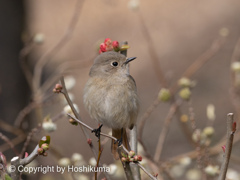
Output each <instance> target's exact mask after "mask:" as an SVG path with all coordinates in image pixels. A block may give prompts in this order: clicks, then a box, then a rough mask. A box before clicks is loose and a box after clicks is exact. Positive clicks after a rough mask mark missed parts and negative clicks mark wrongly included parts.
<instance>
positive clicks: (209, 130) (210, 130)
mask: <svg viewBox="0 0 240 180" xmlns="http://www.w3.org/2000/svg"><path fill="white" fill-rule="evenodd" d="M203 134H205V135H206V136H207V137H211V136H212V135H213V134H214V128H213V127H211V126H208V127H205V128H204V129H203Z"/></svg>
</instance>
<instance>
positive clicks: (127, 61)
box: [124, 57, 137, 65]
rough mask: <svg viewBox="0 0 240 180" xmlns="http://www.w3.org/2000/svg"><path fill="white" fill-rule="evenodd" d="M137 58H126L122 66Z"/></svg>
mask: <svg viewBox="0 0 240 180" xmlns="http://www.w3.org/2000/svg"><path fill="white" fill-rule="evenodd" d="M136 58H137V57H130V58H127V60H126V61H125V62H124V64H125V65H126V64H128V63H129V62H131V61H133V60H134V59H136Z"/></svg>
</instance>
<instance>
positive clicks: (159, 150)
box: [154, 102, 181, 162]
mask: <svg viewBox="0 0 240 180" xmlns="http://www.w3.org/2000/svg"><path fill="white" fill-rule="evenodd" d="M180 104H181V102H176V103H173V104H172V106H171V107H170V109H169V111H168V114H167V117H166V118H165V121H164V125H163V127H162V131H161V133H160V136H159V139H158V143H157V146H156V151H155V155H154V161H155V162H158V161H159V159H160V156H161V153H162V149H163V147H164V142H165V139H166V136H167V133H168V129H169V125H170V123H171V120H172V118H173V116H174V114H175V112H176V110H177V108H178V107H179V106H180Z"/></svg>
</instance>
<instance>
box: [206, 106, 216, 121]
mask: <svg viewBox="0 0 240 180" xmlns="http://www.w3.org/2000/svg"><path fill="white" fill-rule="evenodd" d="M207 117H208V119H209V120H211V121H214V120H215V119H216V115H215V106H214V105H213V104H208V105H207Z"/></svg>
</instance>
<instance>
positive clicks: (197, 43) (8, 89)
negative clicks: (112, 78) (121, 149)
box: [0, 0, 240, 180]
mask: <svg viewBox="0 0 240 180" xmlns="http://www.w3.org/2000/svg"><path fill="white" fill-rule="evenodd" d="M0 9H1V10H0V12H1V16H0V24H1V29H0V32H1V33H0V34H1V35H0V54H1V55H0V58H1V59H0V73H1V74H0V120H1V126H0V132H1V134H3V135H6V136H7V137H8V138H9V139H10V140H13V141H12V142H13V144H14V145H15V146H16V149H18V151H19V152H21V148H22V146H23V143H24V141H25V140H26V135H27V133H28V132H30V131H31V129H32V128H34V127H36V126H37V125H38V123H42V122H43V119H44V117H46V116H49V117H50V118H54V117H57V118H56V119H57V120H56V122H55V125H56V130H55V131H53V132H47V131H46V130H41V131H40V132H38V133H36V134H34V136H33V139H32V141H31V144H30V146H29V147H28V151H29V152H31V150H32V149H33V148H34V147H35V145H36V142H37V140H39V139H40V138H41V137H42V136H44V135H47V134H49V135H50V136H51V147H53V148H52V150H51V147H50V151H49V154H48V156H47V157H42V156H41V157H38V158H37V159H36V163H37V164H38V166H39V165H43V166H44V165H45V166H46V165H49V164H51V165H56V164H58V163H59V159H61V158H69V159H71V157H72V155H73V154H74V153H79V154H80V155H82V158H83V159H84V161H85V162H86V164H89V163H90V164H91V162H89V160H90V159H91V158H92V157H93V154H92V152H91V151H90V150H89V147H88V145H87V143H86V139H85V137H84V135H83V133H82V131H81V129H80V128H79V127H77V126H72V125H71V124H70V123H69V122H68V118H67V116H65V115H64V116H63V115H61V116H58V115H59V114H60V113H61V112H62V111H63V109H64V107H65V106H66V105H67V103H66V101H65V99H64V98H63V95H61V94H53V93H52V89H53V88H54V86H55V84H56V83H58V82H59V77H60V75H64V76H65V81H66V86H67V87H68V90H69V93H70V94H71V97H72V100H73V102H74V103H75V104H77V106H78V109H79V111H80V115H81V117H82V119H83V121H84V122H85V123H87V124H88V125H90V126H91V127H97V123H96V122H95V121H94V120H91V118H90V117H89V115H88V113H87V111H86V110H85V108H84V106H83V102H82V101H83V98H82V96H83V88H84V85H85V83H86V82H87V79H88V73H89V69H90V67H91V65H92V63H93V60H94V58H95V57H96V56H97V55H98V48H99V44H100V43H102V42H103V41H104V39H105V38H111V39H112V40H113V41H114V40H117V41H119V42H122V41H128V44H129V46H130V48H129V49H128V56H129V57H131V56H136V57H137V59H136V61H134V62H132V63H131V67H130V72H131V75H132V76H133V77H134V79H135V81H136V84H137V88H138V94H139V96H140V99H141V110H140V113H139V118H138V122H139V123H140V122H141V120H142V119H144V118H145V117H146V116H145V115H146V114H145V113H146V111H147V110H148V108H149V107H152V105H153V102H155V107H154V108H153V109H152V112H151V113H150V114H149V115H148V116H147V118H146V122H145V125H144V129H143V131H142V136H141V137H140V136H139V138H141V139H142V142H143V143H144V145H145V147H146V148H147V151H148V153H149V154H150V155H152V156H154V154H155V150H156V147H157V143H158V138H159V136H160V134H161V132H162V130H163V128H165V129H166V130H167V131H166V132H167V133H166V137H165V143H164V144H163V146H162V152H161V156H160V161H159V162H160V164H161V165H163V166H164V168H165V169H167V170H166V172H163V178H164V179H183V180H186V179H188V180H198V179H199V180H200V179H215V178H216V177H217V173H215V174H214V175H209V174H208V172H207V171H206V170H205V169H204V168H206V167H208V166H209V165H212V166H213V167H214V168H215V167H216V166H220V164H221V160H222V157H223V153H222V151H221V146H222V145H224V144H221V145H219V149H218V150H217V153H213V154H211V153H210V154H211V155H209V156H208V157H207V160H206V157H204V158H205V160H204V162H205V161H206V162H205V163H202V164H201V167H200V168H199V162H198V161H195V159H198V158H192V159H191V158H190V160H189V159H187V160H189V161H190V162H189V161H187V162H188V163H185V164H184V165H182V164H181V163H179V162H181V161H174V163H171V161H170V160H172V159H174V158H175V157H177V156H178V155H181V154H184V153H188V152H191V151H194V150H196V147H195V146H194V145H193V144H192V143H191V142H189V139H190V140H191V139H192V137H191V136H192V134H190V136H188V137H187V133H185V132H184V130H183V129H182V128H181V127H182V126H184V127H187V128H188V129H190V131H191V132H193V131H194V130H195V129H192V128H191V122H190V120H188V121H187V120H186V121H185V120H183V119H182V118H181V117H183V116H182V115H186V116H185V117H188V118H189V117H190V119H191V117H192V116H193V117H194V118H193V119H194V120H195V123H196V129H199V130H201V131H203V129H204V128H206V127H211V128H212V129H211V130H213V131H214V133H213V135H212V136H211V137H210V138H208V140H209V141H208V142H209V143H208V144H207V145H206V144H204V145H203V146H202V147H204V148H202V150H203V149H204V150H206V151H201V152H200V155H201V153H203V154H204V153H205V154H207V153H209V152H212V151H211V147H214V146H215V145H218V143H219V142H221V140H222V139H223V138H224V135H225V134H226V117H227V114H228V113H231V112H232V113H234V114H235V121H238V122H240V121H239V120H238V114H239V113H240V109H239V107H240V106H239V102H240V101H239V96H238V95H239V94H238V90H239V84H238V83H239V80H238V78H239V75H238V74H239V73H236V71H238V72H239V70H234V68H231V67H232V64H233V62H238V61H239V60H240V58H239V57H240V53H239V52H240V48H239V47H240V46H238V45H239V44H240V43H239V42H240V41H239V37H240V24H239V17H240V11H239V9H240V2H239V1H237V0H229V1H226V0H210V1H209V0H203V1H193V0H184V1H161V0H160V1H158V0H151V1H142V0H121V1H112V0H99V1H93V0H88V1H86V0H85V1H84V0H78V1H76V0H68V1H66V0H51V1H49V0H41V1H32V0H25V1H1V2H0ZM195 62H204V63H202V64H201V63H199V64H197V63H195ZM193 63H195V65H196V64H197V65H196V67H197V68H194V67H195V66H194V67H192V66H191V65H192V64H193ZM189 67H192V68H191V69H192V70H193V73H188V74H187V76H188V75H189V76H188V78H189V79H190V81H191V82H192V84H194V87H191V88H190V89H191V99H190V100H189V101H184V100H183V102H182V103H181V106H180V108H179V110H177V113H174V115H173V116H172V118H171V121H169V126H168V127H167V128H166V126H165V125H164V124H165V123H164V122H165V119H166V116H167V114H168V111H169V109H170V107H171V106H172V104H174V103H176V100H177V99H181V97H179V95H178V91H180V90H181V88H179V87H177V86H175V85H176V84H177V82H178V80H179V79H180V78H182V75H183V73H184V72H186V70H187V69H188V68H189ZM188 72H189V71H188ZM185 75H186V74H185ZM161 88H167V89H170V90H171V92H172V93H173V94H172V97H173V96H174V97H175V100H171V101H169V102H162V101H160V100H158V94H159V91H160V89H161ZM172 90H173V91H172ZM29 104H31V105H29ZM209 105H210V107H211V108H212V109H210V110H209V108H207V107H209ZM25 107H28V108H25ZM24 108H25V109H24ZM189 109H193V113H191V111H189ZM207 109H208V112H209V111H211V113H212V114H214V118H211V117H209V114H207ZM59 117H60V118H59ZM183 124H184V125H183ZM8 125H9V126H12V127H11V128H10V127H8ZM18 127H20V129H21V130H22V131H21V133H22V135H21V136H18V135H17V134H16V133H15V134H14V132H16V129H18ZM103 131H104V132H105V133H108V132H109V131H110V130H109V129H108V128H106V127H104V128H103ZM237 135H238V136H239V132H237ZM237 135H236V136H237ZM90 136H91V138H92V141H93V144H94V145H96V147H97V139H96V138H95V137H94V136H93V135H92V134H91V135H90ZM1 137H3V136H1ZM20 137H21V138H20ZM1 139H3V138H1ZM0 143H1V145H0V151H1V152H3V153H4V154H5V155H6V157H7V160H8V161H10V159H11V158H12V157H13V155H14V153H13V152H12V150H11V149H10V148H9V146H7V145H6V144H5V141H4V140H1V141H0ZM239 148H240V143H238V142H236V143H235V144H234V146H233V154H232V158H231V162H230V170H229V172H231V173H230V175H228V176H229V177H228V179H234V180H237V179H240V177H239V176H240V174H239V169H240V156H239V153H238V152H239ZM142 153H143V155H144V150H142ZM145 153H146V152H145ZM203 154H202V155H203ZM188 155H189V154H187V155H186V156H185V157H189V156H188ZM212 155H213V156H212ZM203 156H204V155H203ZM204 158H203V159H204ZM101 159H102V163H104V164H106V165H107V166H110V165H113V163H115V162H114V161H113V158H112V156H111V154H110V141H109V142H107V143H106V144H105V145H104V151H103V154H102V157H101ZM150 160H151V159H150ZM185 160H186V159H185ZM118 163H119V162H118ZM160 164H157V165H158V166H159V167H160ZM148 168H149V171H150V172H151V173H153V172H154V171H153V170H152V168H151V167H148ZM164 168H163V169H164ZM216 169H217V168H216ZM213 171H214V170H213ZM114 172H115V171H114ZM116 174H117V172H116V173H115V174H111V176H112V179H117V178H119V179H124V177H121V176H120V177H117V176H119V175H116ZM118 174H121V173H118ZM166 174H167V175H166ZM81 175H82V176H80V175H79V176H78V177H77V178H79V179H83V178H92V177H93V174H91V173H85V174H81ZM83 176H84V177H83ZM144 176H145V175H143V178H144ZM28 177H29V179H31V178H33V177H34V178H37V179H70V178H72V177H71V176H69V175H67V174H65V175H60V174H58V173H56V174H54V173H47V174H45V175H44V174H41V173H39V174H35V175H31V176H28ZM100 177H104V176H103V175H101V176H100ZM145 179H148V178H147V177H146V178H145Z"/></svg>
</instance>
